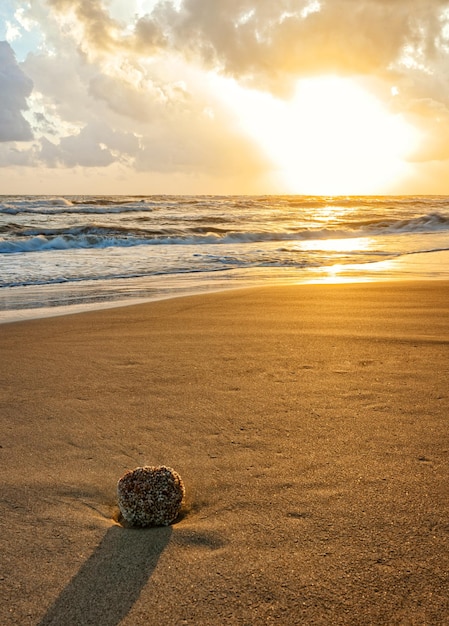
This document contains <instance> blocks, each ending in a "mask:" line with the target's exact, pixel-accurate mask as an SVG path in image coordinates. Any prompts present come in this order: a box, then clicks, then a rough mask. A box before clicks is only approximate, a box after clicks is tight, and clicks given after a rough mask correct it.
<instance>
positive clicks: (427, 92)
mask: <svg viewBox="0 0 449 626" xmlns="http://www.w3.org/2000/svg"><path fill="white" fill-rule="evenodd" d="M448 77H449V2H447V1H445V2H443V1H441V0H391V1H387V0H321V1H319V0H276V1H274V0H270V1H269V0H257V2H256V1H254V0H253V1H250V0H171V1H170V0H164V1H158V0H27V1H23V2H21V1H18V0H2V5H1V7H0V168H1V170H0V171H1V177H2V178H1V180H2V185H1V193H3V194H5V193H20V194H24V193H31V194H33V193H37V194H39V193H46V194H75V193H79V194H83V193H85V194H95V193H98V194H103V193H122V194H155V193H165V194H185V193H191V194H246V193H248V194H264V193H299V194H389V193H395V194H396V193H399V194H420V193H421V194H449V78H448Z"/></svg>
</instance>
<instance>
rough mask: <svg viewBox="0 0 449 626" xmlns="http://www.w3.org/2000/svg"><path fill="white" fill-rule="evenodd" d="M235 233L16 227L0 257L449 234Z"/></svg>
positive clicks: (425, 226) (443, 225)
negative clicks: (119, 249) (81, 251)
mask: <svg viewBox="0 0 449 626" xmlns="http://www.w3.org/2000/svg"><path fill="white" fill-rule="evenodd" d="M272 226H273V225H272V224H267V227H266V230H262V229H260V230H256V231H249V230H237V229H232V228H231V229H230V228H229V227H226V225H225V224H220V226H217V225H215V224H209V225H208V224H204V225H195V226H189V225H184V227H183V228H182V227H174V226H169V225H167V226H166V227H159V228H145V227H142V228H139V227H138V226H136V225H133V226H130V227H127V226H126V225H123V224H122V225H116V226H105V225H101V224H83V225H79V226H76V227H70V228H40V229H35V228H29V227H25V226H21V225H18V224H15V223H10V224H8V225H4V226H3V227H2V237H0V254H11V253H21V252H40V251H48V250H70V249H78V248H79V249H86V248H87V249H88V248H109V247H131V246H141V245H147V246H152V245H195V246H201V245H214V244H251V243H267V242H276V241H279V242H282V241H306V240H327V239H344V238H348V239H349V238H354V237H364V236H370V237H373V236H377V235H393V234H396V235H397V234H407V233H436V232H443V231H446V230H449V216H445V215H442V214H440V213H429V214H426V215H422V216H419V217H414V218H411V219H385V218H383V219H371V220H362V221H358V222H351V223H345V224H344V226H343V227H342V224H341V223H340V224H333V225H330V226H329V227H326V228H319V227H310V228H300V229H297V230H296V229H294V228H291V229H289V230H279V231H276V230H274V229H273V228H272Z"/></svg>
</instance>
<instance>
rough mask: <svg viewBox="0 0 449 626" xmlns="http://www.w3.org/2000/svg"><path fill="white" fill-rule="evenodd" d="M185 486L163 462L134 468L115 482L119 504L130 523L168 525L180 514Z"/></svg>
mask: <svg viewBox="0 0 449 626" xmlns="http://www.w3.org/2000/svg"><path fill="white" fill-rule="evenodd" d="M184 493H185V489H184V483H183V482H182V479H181V476H180V475H179V474H178V473H177V472H175V470H173V469H172V468H171V467H166V466H165V465H159V466H146V467H137V468H136V469H135V470H132V471H129V472H126V474H124V475H123V476H122V477H121V478H120V480H119V481H118V483H117V497H118V505H119V508H120V511H121V513H122V515H123V517H124V519H125V520H126V521H127V522H128V523H129V524H131V525H132V526H169V525H170V524H171V523H172V522H173V521H174V520H175V519H176V518H177V517H178V515H179V512H180V510H181V503H182V499H183V497H184Z"/></svg>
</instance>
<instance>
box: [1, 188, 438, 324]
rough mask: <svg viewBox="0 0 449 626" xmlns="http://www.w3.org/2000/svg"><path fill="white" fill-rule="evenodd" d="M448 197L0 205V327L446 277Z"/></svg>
mask: <svg viewBox="0 0 449 626" xmlns="http://www.w3.org/2000/svg"><path fill="white" fill-rule="evenodd" d="M448 251H449V197H443V196H419V197H417V196H414V197H412V196H404V197H398V196H393V197H374V196H369V197H368V196H367V197H365V196H363V197H355V196H349V197H321V196H64V197H53V196H1V197H0V321H10V320H14V319H23V318H25V317H38V316H40V315H48V314H55V313H61V312H62V313H63V312H69V311H73V310H84V309H88V308H99V307H101V306H109V305H115V304H117V303H120V304H126V303H131V302H136V301H140V300H151V299H160V298H164V297H171V296H176V295H182V294H187V293H197V292H204V291H214V290H220V289H227V288H233V287H245V286H254V285H262V284H272V283H279V282H282V283H291V282H294V283H310V282H340V281H341V282H343V281H348V280H392V279H398V278H417V279H426V280H427V279H435V278H449V263H448V259H449V256H448V254H447V252H448Z"/></svg>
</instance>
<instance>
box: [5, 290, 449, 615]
mask: <svg viewBox="0 0 449 626" xmlns="http://www.w3.org/2000/svg"><path fill="white" fill-rule="evenodd" d="M0 343H1V355H2V358H1V361H0V368H1V372H0V374H1V380H2V386H1V392H0V405H1V406H0V414H1V439H0V444H1V446H2V447H1V449H0V454H1V458H2V474H3V480H2V512H1V520H2V525H3V530H2V533H1V538H0V550H1V554H2V572H1V577H2V580H1V583H2V585H1V591H0V594H1V596H0V599H1V603H0V622H1V623H2V624H5V626H6V625H13V624H20V625H27V624H41V625H44V624H45V625H47V624H53V625H64V626H75V625H90V624H92V625H96V626H115V625H118V624H123V625H126V626H139V625H144V624H145V625H146V626H148V625H149V624H151V625H152V626H162V625H181V624H192V625H194V624H195V625H202V624H208V625H209V624H210V625H211V626H212V625H214V626H215V625H221V624H247V625H253V624H255V625H258V624H271V623H273V624H282V625H284V624H285V625H290V624H323V625H324V624H326V625H328V624H360V625H366V624H388V625H393V624H406V625H408V624H416V625H422V624H427V625H433V624H448V623H449V622H448V617H447V616H448V615H449V600H448V598H449V576H448V571H449V523H448V519H449V500H448V497H447V494H448V474H449V471H448V469H449V467H448V465H449V463H448V461H449V428H448V418H449V386H448V380H449V283H448V282H446V281H429V282H422V283H419V282H411V281H410V282H404V283H401V282H395V283H375V284H348V285H301V286H286V287H269V288H257V289H247V290H239V291H228V292H223V293H216V294H210V295H205V296H193V297H185V298H179V299H173V300H164V301H160V302H153V303H149V304H144V305H138V306H132V307H123V308H116V309H109V310H104V311H96V312H90V313H83V314H79V315H70V316H65V317H57V318H48V319H39V320H31V321H26V322H19V323H12V324H4V325H2V326H1V327H0ZM145 464H148V465H155V464H165V465H169V466H172V467H174V468H175V469H176V470H177V471H178V472H179V473H180V474H181V476H182V477H183V479H184V482H185V485H186V490H187V500H186V504H185V506H184V510H183V515H182V517H181V519H180V520H179V521H178V523H176V524H174V525H173V526H171V527H168V528H158V529H147V530H136V529H129V528H122V527H121V526H120V525H119V524H118V523H117V522H116V519H117V508H116V496H115V485H116V482H117V480H118V478H120V476H121V475H122V474H123V473H124V472H125V471H126V470H128V469H132V468H134V467H137V466H139V465H145Z"/></svg>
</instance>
